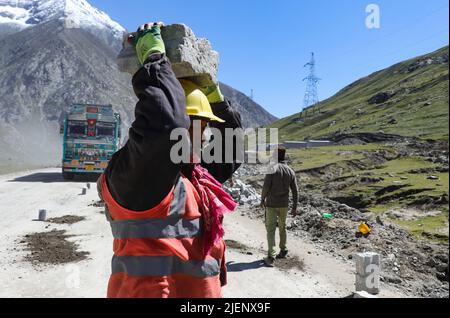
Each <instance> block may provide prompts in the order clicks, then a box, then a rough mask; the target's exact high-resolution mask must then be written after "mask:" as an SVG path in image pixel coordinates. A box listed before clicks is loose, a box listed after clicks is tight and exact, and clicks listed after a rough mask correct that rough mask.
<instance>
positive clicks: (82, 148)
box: [61, 104, 121, 180]
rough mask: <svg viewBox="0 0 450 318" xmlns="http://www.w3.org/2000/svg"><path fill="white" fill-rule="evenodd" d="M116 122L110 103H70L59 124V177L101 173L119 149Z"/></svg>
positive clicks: (118, 122) (118, 116)
mask: <svg viewBox="0 0 450 318" xmlns="http://www.w3.org/2000/svg"><path fill="white" fill-rule="evenodd" d="M120 124H121V120H120V115H119V114H118V113H114V110H113V108H112V106H111V105H92V104H74V105H72V106H71V108H70V110H69V113H68V114H67V115H66V117H65V119H64V123H63V126H62V127H61V133H62V134H63V158H62V173H63V177H64V178H65V179H66V180H72V179H73V178H74V177H75V175H79V174H82V175H87V174H101V173H103V171H104V170H105V169H106V167H107V166H108V163H109V161H110V160H111V158H112V156H113V154H114V153H115V152H116V151H117V150H118V149H119V146H120V137H121V136H120Z"/></svg>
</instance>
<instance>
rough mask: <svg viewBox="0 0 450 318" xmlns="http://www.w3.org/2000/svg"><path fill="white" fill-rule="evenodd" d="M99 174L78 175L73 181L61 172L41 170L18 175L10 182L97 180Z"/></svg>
mask: <svg viewBox="0 0 450 318" xmlns="http://www.w3.org/2000/svg"><path fill="white" fill-rule="evenodd" d="M97 179H98V175H92V176H87V175H86V176H76V177H75V179H74V180H73V181H67V180H64V178H63V176H62V174H61V173H60V172H40V173H33V174H30V175H27V176H23V177H18V178H15V179H13V180H9V181H8V182H41V183H61V182H75V183H76V182H97Z"/></svg>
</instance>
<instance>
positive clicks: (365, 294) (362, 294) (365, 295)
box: [353, 291, 378, 298]
mask: <svg viewBox="0 0 450 318" xmlns="http://www.w3.org/2000/svg"><path fill="white" fill-rule="evenodd" d="M353 298H378V297H377V296H375V295H371V294H369V293H368V292H365V291H358V292H356V293H354V294H353Z"/></svg>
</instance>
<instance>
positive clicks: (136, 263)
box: [112, 256, 220, 278]
mask: <svg viewBox="0 0 450 318" xmlns="http://www.w3.org/2000/svg"><path fill="white" fill-rule="evenodd" d="M219 262H220V261H218V260H215V259H208V260H205V261H192V260H191V261H182V260H181V259H179V258H178V257H176V256H114V257H113V260H112V273H113V274H118V273H126V274H128V275H129V276H170V275H174V274H186V275H190V276H194V277H199V278H205V277H212V276H216V275H219V273H220V264H219Z"/></svg>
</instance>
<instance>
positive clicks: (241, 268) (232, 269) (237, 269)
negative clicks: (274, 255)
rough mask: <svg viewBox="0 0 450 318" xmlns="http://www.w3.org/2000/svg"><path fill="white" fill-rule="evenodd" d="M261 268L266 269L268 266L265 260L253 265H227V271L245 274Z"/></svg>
mask: <svg viewBox="0 0 450 318" xmlns="http://www.w3.org/2000/svg"><path fill="white" fill-rule="evenodd" d="M261 267H266V264H265V263H264V261H263V260H258V261H254V262H251V263H234V262H228V263H227V270H228V271H229V272H243V271H248V270H251V269H258V268H261Z"/></svg>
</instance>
